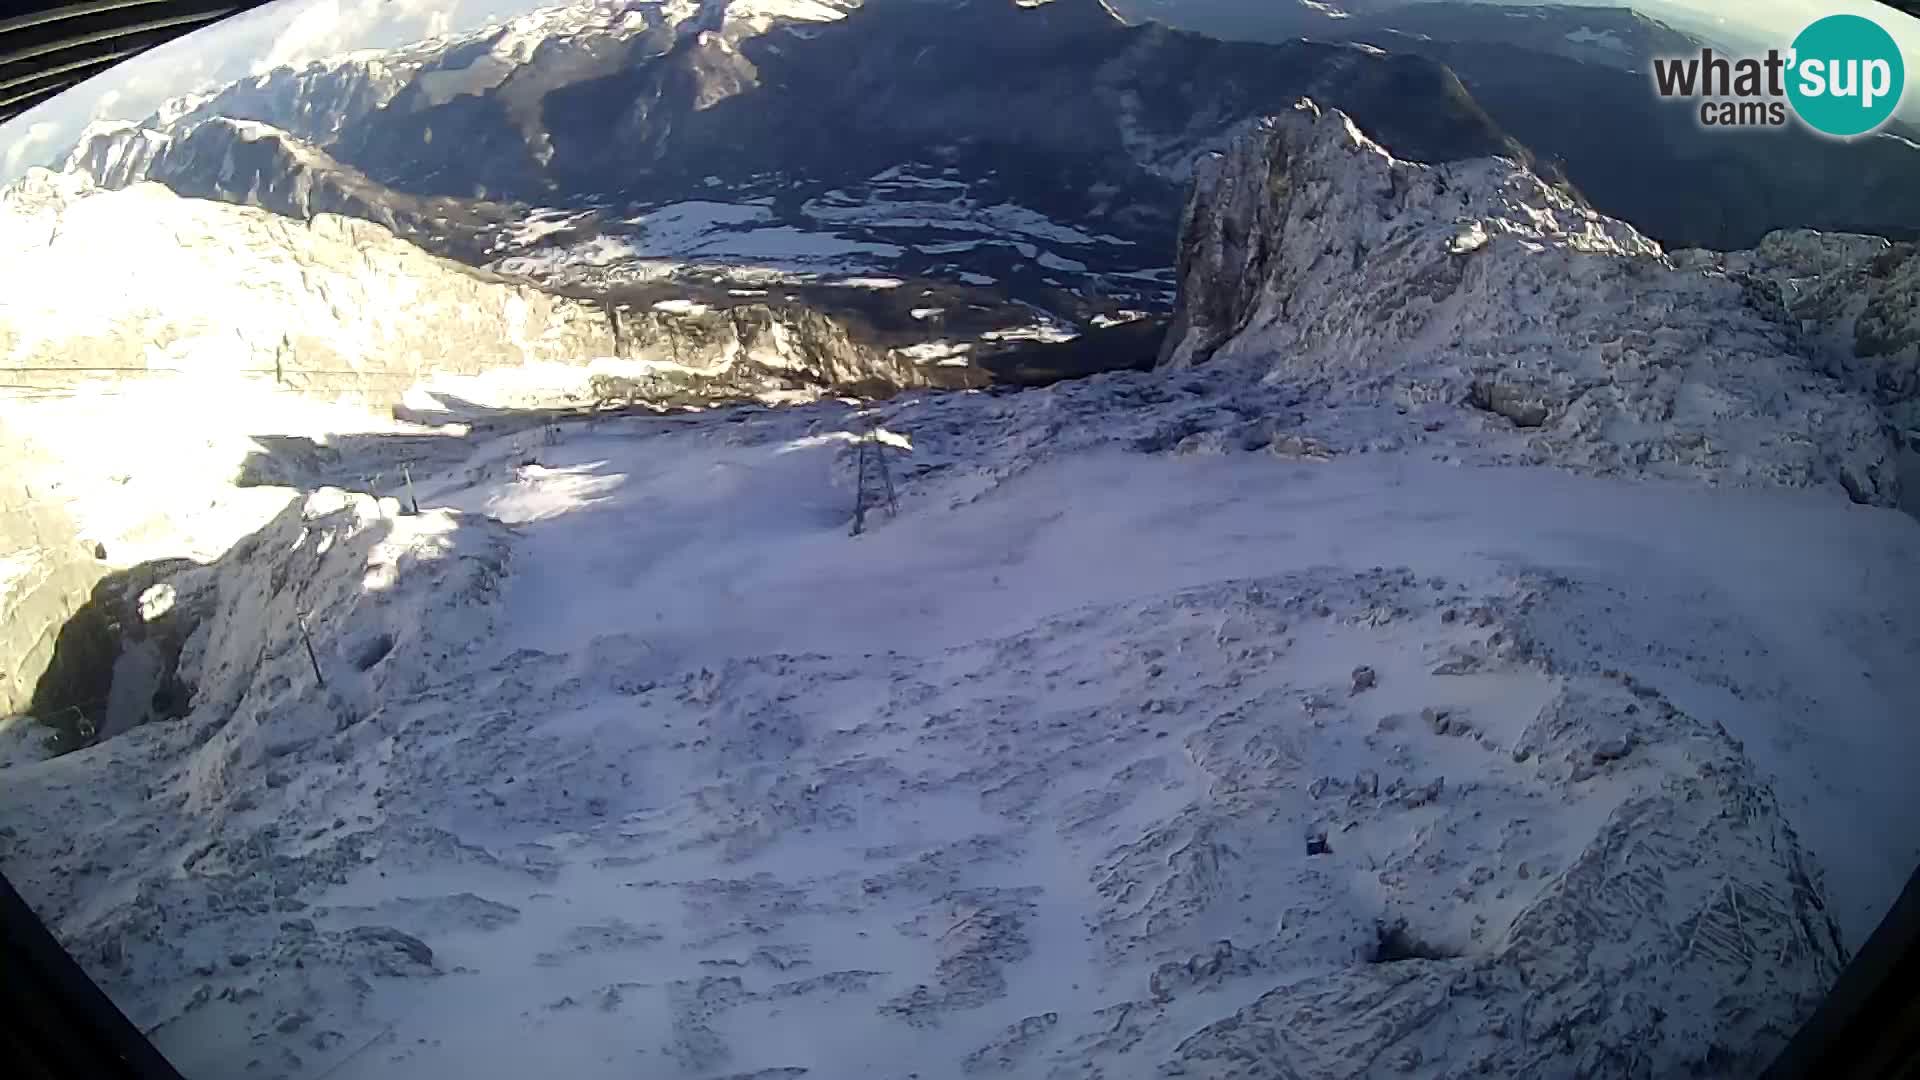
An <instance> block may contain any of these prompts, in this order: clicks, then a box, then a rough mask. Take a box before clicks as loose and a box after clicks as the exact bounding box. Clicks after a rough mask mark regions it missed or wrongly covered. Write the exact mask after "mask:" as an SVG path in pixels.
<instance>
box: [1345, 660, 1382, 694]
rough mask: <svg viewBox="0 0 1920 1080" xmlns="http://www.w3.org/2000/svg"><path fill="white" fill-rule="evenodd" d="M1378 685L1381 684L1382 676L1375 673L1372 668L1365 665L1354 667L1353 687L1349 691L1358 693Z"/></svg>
mask: <svg viewBox="0 0 1920 1080" xmlns="http://www.w3.org/2000/svg"><path fill="white" fill-rule="evenodd" d="M1378 685H1380V677H1379V676H1378V675H1375V674H1374V673H1373V669H1372V668H1370V667H1364V666H1362V667H1357V668H1354V669H1353V689H1352V690H1351V691H1350V692H1349V693H1353V694H1357V693H1359V692H1361V691H1362V690H1371V689H1373V688H1374V687H1375V686H1378Z"/></svg>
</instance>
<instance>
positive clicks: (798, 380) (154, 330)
mask: <svg viewBox="0 0 1920 1080" xmlns="http://www.w3.org/2000/svg"><path fill="white" fill-rule="evenodd" d="M214 123H220V124H226V123H227V122H225V121H217V122H214ZM230 126H235V127H237V126H238V125H230ZM206 130H208V127H207V126H206V125H203V126H202V127H201V128H198V129H196V130H195V133H194V134H193V135H190V136H188V138H187V139H186V140H183V142H182V143H181V144H179V146H180V147H182V148H186V149H189V150H190V149H191V147H192V145H193V143H194V140H195V139H197V138H198V136H199V133H200V132H204V131H206ZM281 194H282V195H285V196H286V197H288V198H297V199H299V200H301V201H302V203H303V205H304V207H305V209H306V210H307V211H308V212H309V213H310V214H311V215H312V216H311V217H310V218H309V219H304V220H303V219H294V218H289V217H285V216H280V215H276V214H271V213H268V212H266V211H263V210H259V209H255V208H252V207H239V206H231V205H227V204H225V203H220V202H213V201H208V200H201V199H185V198H181V197H179V196H178V195H175V194H174V193H173V192H172V191H170V190H168V189H167V188H165V187H162V186H160V185H159V184H154V183H142V184H136V185H135V186H133V187H130V188H126V189H123V190H120V191H101V190H98V189H95V188H93V187H92V186H91V185H90V184H89V183H87V182H86V180H85V177H84V176H81V175H79V174H54V173H48V172H46V171H44V170H36V171H35V172H34V173H32V174H30V175H29V176H28V177H27V178H26V179H25V180H23V181H21V182H20V183H19V184H16V185H13V186H12V187H10V188H8V189H6V190H5V191H3V192H0V251H4V252H5V259H4V261H0V357H4V358H5V362H6V363H7V364H8V365H9V366H13V367H20V368H27V369H35V370H31V371H29V372H25V373H23V375H22V377H23V378H27V379H29V380H32V379H38V380H39V381H40V382H43V383H46V384H48V385H53V386H68V385H71V384H73V383H74V382H75V381H76V380H85V379H88V378H92V377H94V373H98V372H113V371H116V370H123V369H131V371H130V372H129V373H128V377H131V376H132V375H133V374H139V373H144V372H162V371H184V372H187V373H190V374H195V375H199V376H203V377H205V376H219V375H227V376H234V377H239V376H250V377H255V378H260V379H271V380H273V381H274V382H275V383H277V384H278V385H282V386H288V387H295V388H302V389H305V390H309V391H312V392H316V393H321V394H326V393H352V394H356V395H359V396H361V397H363V398H365V399H367V400H372V401H386V402H397V401H398V400H399V399H400V397H401V395H402V393H403V392H404V391H405V390H406V389H407V388H408V387H409V386H412V385H413V384H414V383H416V382H418V381H420V380H421V379H423V378H426V377H428V376H431V375H435V374H438V375H479V374H481V373H485V372H490V371H498V370H500V369H514V368H524V367H529V366H532V367H540V368H548V369H551V368H553V367H556V366H559V367H563V368H566V369H569V370H570V371H571V375H570V376H566V377H564V378H561V379H560V380H559V381H558V382H557V383H549V384H548V385H546V386H545V387H544V392H545V400H544V403H545V404H549V405H558V404H566V403H584V402H588V401H591V400H593V397H594V394H595V391H594V390H593V387H592V377H593V376H594V375H596V374H606V373H607V372H605V371H599V370H596V369H594V368H593V366H592V362H594V361H596V360H613V361H623V360H630V361H632V363H626V364H620V363H616V364H614V365H613V368H614V373H615V374H617V375H619V376H621V377H624V378H625V379H626V380H627V382H628V383H630V384H633V385H634V386H635V387H637V389H636V390H635V391H634V392H633V393H631V394H626V395H623V396H637V397H638V398H639V399H641V400H645V401H657V402H668V401H676V402H681V401H683V402H689V403H699V402H702V401H710V400H716V399H725V400H731V399H738V398H742V397H756V396H766V395H775V396H780V395H789V394H792V393H799V394H801V395H802V396H805V395H807V394H812V395H814V396H818V395H819V394H822V393H828V392H832V391H835V390H839V389H847V390H851V389H860V390H861V391H862V392H874V393H884V392H887V391H889V390H891V389H898V388H901V387H909V386H966V385H979V384H980V382H981V381H982V379H983V376H982V375H981V374H980V373H979V371H978V370H977V369H973V368H971V367H969V366H968V365H966V363H965V350H960V352H959V353H957V354H955V355H956V356H958V357H959V358H960V359H961V361H962V362H961V366H959V367H954V366H952V365H942V364H939V363H937V362H931V361H926V360H923V359H921V358H919V357H918V356H917V354H913V353H911V352H903V351H901V349H900V348H896V347H895V343H893V342H890V341H888V340H885V336H884V335H866V336H856V335H855V334H854V333H852V332H851V331H850V329H849V327H848V326H846V325H844V324H843V323H841V322H840V321H837V320H835V319H833V318H831V317H828V316H825V315H821V314H818V313H816V312H814V311H812V310H809V309H808V308H807V307H806V306H805V305H801V304H798V303H797V302H794V303H790V302H788V301H786V300H784V299H781V298H778V297H771V298H770V297H764V296H763V297H759V298H737V299H735V300H734V302H733V303H732V304H731V305H730V306H728V307H725V308H714V309H708V308H706V307H704V306H702V305H699V304H688V303H686V302H684V301H682V304H681V306H679V307H674V306H672V305H671V304H670V303H667V302H662V303H661V306H662V310H654V309H653V308H650V307H647V306H646V305H644V304H643V305H641V307H640V310H638V311H633V310H628V309H626V308H624V307H623V306H621V305H618V304H608V303H602V302H595V301H587V300H580V299H571V298H566V297H561V296H556V295H553V294H552V293H549V292H545V291H542V290H540V289H538V288H534V287H532V286H530V285H528V284H526V283H524V282H519V281H513V280H509V279H506V278H502V277H499V276H497V275H494V274H490V273H487V272H485V271H481V270H476V269H473V268H470V267H467V266H463V265H461V264H459V263H455V262H452V261H449V260H447V259H443V258H437V257H435V256H432V255H429V254H427V253H425V252H423V251H421V250H420V249H419V248H418V247H415V246H414V245H412V244H409V243H406V242H405V241H402V240H400V239H397V238H396V237H395V236H394V235H393V234H392V233H391V232H389V231H388V230H387V229H385V228H383V227H382V226H380V225H376V224H373V223H370V222H368V221H364V220H357V219H355V218H350V217H343V216H339V215H338V214H335V213H331V212H325V211H326V208H327V207H328V206H330V205H333V201H332V200H333V199H335V198H336V197H339V198H346V199H350V198H351V196H352V189H351V188H348V189H345V191H344V193H342V191H341V190H340V189H319V190H315V189H310V188H304V187H302V188H300V189H298V190H296V191H294V192H288V193H281ZM441 209H444V208H443V207H439V206H437V205H436V204H434V203H433V202H431V201H426V200H422V201H420V202H419V204H418V205H417V206H416V207H415V210H416V211H417V212H418V214H419V215H420V216H419V217H417V218H416V219H415V224H416V226H418V225H419V223H420V222H427V223H429V224H431V223H435V222H444V221H445V220H446V219H445V218H439V217H435V216H434V215H435V213H436V212H437V211H438V210H441ZM448 212H450V213H451V212H453V211H448ZM105 251H123V252H137V253H138V256H137V257H129V258H122V259H115V260H111V261H107V262H102V260H101V258H100V255H101V253H102V252H105ZM896 284H898V283H896ZM903 302H907V301H904V300H903ZM996 320H1000V321H996ZM1033 320H1034V316H1033V313H1031V312H1028V311H1025V310H1024V309H1022V310H1017V311H1009V310H1005V309H1004V306H1003V308H1001V309H991V310H988V309H983V313H982V314H981V316H980V321H981V326H982V328H989V327H993V326H997V325H1013V326H1026V325H1029V324H1031V323H1032V322H1033ZM963 322H964V321H963ZM983 332H991V331H990V330H984V331H983ZM923 343H924V341H923V337H921V336H916V337H915V338H914V339H913V340H912V341H911V342H900V343H899V344H900V345H903V346H911V345H917V344H923ZM563 374H564V373H563Z"/></svg>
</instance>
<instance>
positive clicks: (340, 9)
mask: <svg viewBox="0 0 1920 1080" xmlns="http://www.w3.org/2000/svg"><path fill="white" fill-rule="evenodd" d="M1276 2H1280V0H1276ZM1333 2H1334V3H1336V4H1337V3H1338V0H1333ZM1496 2H1500V0H1496ZM1505 2H1530V0H1505ZM1559 2H1566V0H1559ZM1575 2H1585V0H1575ZM1597 2H1598V3H1600V4H1602V5H1604V6H1633V7H1636V8H1638V9H1640V10H1642V11H1644V12H1646V13H1647V14H1649V15H1653V16H1654V17H1656V18H1661V19H1663V20H1667V21H1670V22H1672V23H1674V24H1675V25H1676V26H1677V27H1679V28H1680V29H1683V30H1687V31H1689V32H1691V33H1694V34H1695V35H1696V36H1700V37H1704V38H1709V39H1717V40H1715V43H1716V44H1720V45H1722V46H1723V47H1726V48H1728V49H1730V50H1731V49H1758V48H1765V47H1767V46H1769V45H1779V46H1784V45H1785V44H1786V43H1787V42H1789V41H1791V40H1792V37H1793V35H1794V34H1796V33H1798V32H1799V31H1800V29H1801V28H1802V27H1804V26H1805V25H1806V24H1807V23H1809V22H1811V21H1812V20H1813V19H1814V18H1816V17H1817V16H1819V15H1823V14H1830V13H1834V12H1839V11H1852V12H1857V13H1859V14H1862V15H1867V16H1869V17H1871V18H1873V19H1875V20H1876V21H1877V22H1879V23H1880V25H1882V26H1884V27H1886V28H1887V29H1888V30H1889V31H1890V32H1892V33H1893V35H1894V37H1895V38H1896V39H1897V40H1898V41H1900V43H1901V45H1902V47H1903V51H1904V52H1905V54H1906V55H1907V57H1908V58H1909V63H1908V70H1909V76H1908V81H1909V82H1920V19H1915V18H1913V17H1912V16H1910V15H1905V14H1902V13H1900V12H1898V11H1895V10H1894V9H1892V8H1889V7H1885V6H1883V5H1880V4H1875V3H1871V2H1869V0H1635V2H1633V3H1631V5H1625V4H1622V3H1619V2H1617V0H1597ZM549 6H556V0H280V2H279V3H275V4H271V5H268V6H267V7H264V8H261V9H258V10H255V11H251V12H247V13H245V14H242V15H237V16H234V17H233V18H231V19H227V20H225V21H223V22H221V23H219V24H218V25H216V26H213V27H209V28H208V29H206V30H202V31H199V32H197V33H193V34H189V35H187V36H185V37H183V38H179V39H177V40H175V41H172V42H169V43H167V44H166V45H162V46H160V47H159V48H156V49H153V50H151V51H149V52H147V53H144V54H142V55H140V56H137V57H135V58H134V59H132V60H129V61H127V62H126V63H123V64H120V65H118V66H116V67H114V68H112V69H110V70H108V71H107V72H106V73H104V74H101V75H98V76H95V77H94V78H92V79H89V80H88V81H86V82H84V83H81V84H80V85H79V86H77V87H75V88H73V89H72V90H69V91H68V92H66V93H64V94H62V95H60V96H59V97H56V98H54V99H53V100H51V101H48V102H46V103H44V104H42V105H39V106H37V107H35V108H33V109H30V110H28V111H26V112H25V113H22V114H21V115H20V116H18V117H16V118H14V119H13V120H11V121H9V122H8V123H6V124H0V182H5V181H8V180H12V179H14V178H15V177H17V176H19V175H20V174H21V173H22V172H24V171H25V170H26V168H27V167H28V166H30V165H47V164H53V163H55V161H56V160H57V159H58V157H59V156H60V155H62V154H64V153H65V152H66V150H67V148H68V147H69V146H71V145H72V143H73V141H74V139H75V138H76V137H77V136H78V134H79V132H80V129H81V128H83V127H85V126H86V124H87V122H88V121H89V120H93V119H122V120H140V119H144V118H145V117H147V116H149V115H151V114H152V113H153V111H154V109H155V108H156V107H158V106H159V104H160V103H161V102H163V101H165V100H167V99H168V98H172V97H176V96H179V95H181V94H185V93H190V92H193V91H195V90H200V89H206V88H209V87H212V86H217V85H220V84H224V83H227V82H231V81H233V80H236V79H241V78H245V77H246V76H248V75H250V74H257V73H259V72H261V71H265V70H268V69H270V68H273V67H275V66H278V65H281V64H297V63H302V62H305V61H308V60H314V59H318V58H320V57H323V56H329V55H333V54H336V53H341V52H348V51H351V50H354V49H368V48H387V47H391V46H395V45H402V44H406V43H409V42H414V41H421V40H424V39H426V38H430V37H433V36H435V35H438V34H443V33H448V32H458V31H462V30H470V29H473V28H475V27H478V26H481V25H484V24H485V23H487V22H489V21H492V20H496V19H500V18H504V17H508V16H512V15H517V14H520V13H522V12H525V11H531V10H534V9H536V8H540V7H549ZM1903 112H1904V115H1906V116H1908V117H1910V118H1920V90H1916V91H1911V92H1909V93H1908V94H1907V97H1906V108H1905V109H1904V110H1903Z"/></svg>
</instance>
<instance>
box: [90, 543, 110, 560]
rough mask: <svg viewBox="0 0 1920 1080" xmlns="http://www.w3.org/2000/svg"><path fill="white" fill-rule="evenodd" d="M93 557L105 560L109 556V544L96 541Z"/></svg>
mask: <svg viewBox="0 0 1920 1080" xmlns="http://www.w3.org/2000/svg"><path fill="white" fill-rule="evenodd" d="M93 557H94V558H96V559H101V560H105V559H106V557H107V545H105V544H101V543H95V544H94V545H93Z"/></svg>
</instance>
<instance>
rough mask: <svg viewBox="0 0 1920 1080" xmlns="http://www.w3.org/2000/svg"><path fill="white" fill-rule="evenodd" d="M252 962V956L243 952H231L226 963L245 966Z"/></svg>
mask: <svg viewBox="0 0 1920 1080" xmlns="http://www.w3.org/2000/svg"><path fill="white" fill-rule="evenodd" d="M252 962H253V957H251V956H248V955H247V954H246V953H243V952H237V953H232V954H230V955H229V956H228V957H227V963H229V964H232V965H233V966H234V967H246V966H247V965H248V964H250V963H252Z"/></svg>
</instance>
